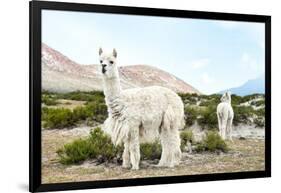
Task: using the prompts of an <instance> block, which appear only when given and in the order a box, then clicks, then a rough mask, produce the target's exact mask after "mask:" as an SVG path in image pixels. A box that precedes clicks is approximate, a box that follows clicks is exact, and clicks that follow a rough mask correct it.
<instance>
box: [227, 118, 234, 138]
mask: <svg viewBox="0 0 281 193" xmlns="http://www.w3.org/2000/svg"><path fill="white" fill-rule="evenodd" d="M226 131H227V139H229V140H230V141H233V140H232V119H228V120H227V127H226Z"/></svg>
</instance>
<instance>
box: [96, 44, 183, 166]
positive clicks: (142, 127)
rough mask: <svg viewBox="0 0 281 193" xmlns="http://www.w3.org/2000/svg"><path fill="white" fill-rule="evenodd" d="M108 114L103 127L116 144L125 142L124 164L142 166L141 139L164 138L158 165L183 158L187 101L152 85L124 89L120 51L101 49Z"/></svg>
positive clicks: (149, 140) (100, 55) (172, 162)
mask: <svg viewBox="0 0 281 193" xmlns="http://www.w3.org/2000/svg"><path fill="white" fill-rule="evenodd" d="M99 58H100V67H101V72H102V79H103V88H104V95H105V101H106V105H107V107H108V118H107V119H106V121H105V122H104V125H103V129H104V131H105V132H106V133H108V134H109V135H110V136H111V139H112V142H113V144H115V145H119V144H122V143H123V144H124V152H123V155H122V158H123V163H122V166H123V167H125V168H130V167H132V169H134V170H138V169H139V162H140V143H143V142H152V141H154V140H157V139H160V142H161V146H162V154H161V159H160V161H159V163H158V166H161V167H174V166H176V165H178V164H179V162H180V159H181V149H180V136H179V130H180V129H183V127H184V105H183V102H182V100H181V98H180V97H179V96H178V95H177V94H176V93H175V92H173V91H172V90H170V89H167V88H164V87H160V86H151V87H144V88H133V89H126V90H122V89H121V86H120V79H119V73H118V67H117V64H116V62H117V52H116V50H115V49H114V50H113V51H112V52H109V53H106V52H104V51H103V50H102V49H101V48H100V49H99Z"/></svg>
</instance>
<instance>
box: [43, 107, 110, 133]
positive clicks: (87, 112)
mask: <svg viewBox="0 0 281 193" xmlns="http://www.w3.org/2000/svg"><path fill="white" fill-rule="evenodd" d="M106 118H107V107H106V105H105V103H102V102H89V103H87V104H86V106H81V107H76V108H74V109H73V110H70V109H66V108H46V107H43V108H42V121H43V126H44V127H45V128H64V127H71V126H75V125H77V124H79V123H81V122H82V121H86V120H87V122H86V123H88V122H89V121H95V122H98V123H102V122H104V121H105V119H106Z"/></svg>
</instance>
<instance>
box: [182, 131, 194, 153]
mask: <svg viewBox="0 0 281 193" xmlns="http://www.w3.org/2000/svg"><path fill="white" fill-rule="evenodd" d="M180 138H181V150H183V149H184V148H185V146H186V144H187V143H188V142H190V143H193V142H194V136H193V132H192V131H191V130H185V131H182V132H181V133H180Z"/></svg>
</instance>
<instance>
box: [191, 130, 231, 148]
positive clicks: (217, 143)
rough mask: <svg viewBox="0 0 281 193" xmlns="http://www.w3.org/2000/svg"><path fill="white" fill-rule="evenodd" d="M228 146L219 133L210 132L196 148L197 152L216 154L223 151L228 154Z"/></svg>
mask: <svg viewBox="0 0 281 193" xmlns="http://www.w3.org/2000/svg"><path fill="white" fill-rule="evenodd" d="M228 150H229V149H228V146H227V144H226V143H225V141H224V140H223V139H222V138H221V137H220V135H219V134H218V132H217V131H208V132H207V133H206V136H205V137H204V139H203V140H202V142H200V143H199V144H197V146H196V151H197V152H201V151H210V152H216V151H222V152H227V151H228Z"/></svg>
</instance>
